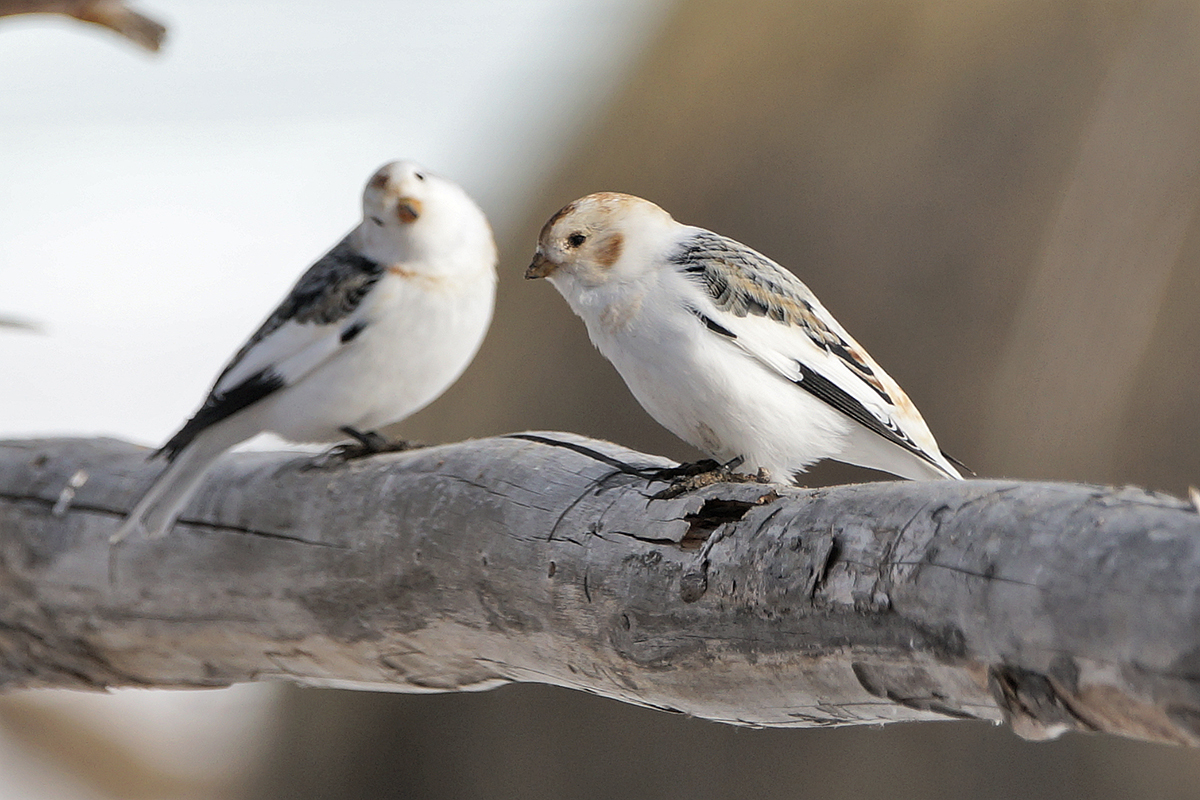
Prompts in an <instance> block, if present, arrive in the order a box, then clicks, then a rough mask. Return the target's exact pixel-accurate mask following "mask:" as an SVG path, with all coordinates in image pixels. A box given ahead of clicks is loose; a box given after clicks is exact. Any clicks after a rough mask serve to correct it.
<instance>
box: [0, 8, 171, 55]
mask: <svg viewBox="0 0 1200 800" xmlns="http://www.w3.org/2000/svg"><path fill="white" fill-rule="evenodd" d="M15 14H63V15H65V16H68V17H73V18H74V19H77V20H80V21H82V22H90V23H92V24H93V25H100V26H102V27H105V28H108V29H110V30H113V31H116V32H117V33H119V34H121V35H122V36H124V37H125V38H126V39H130V40H132V41H134V42H136V43H137V44H139V45H141V46H142V47H144V48H146V49H147V50H149V51H151V52H158V50H159V48H160V47H162V43H163V39H164V38H165V37H166V35H167V28H166V26H165V25H163V24H162V23H160V22H157V21H156V20H153V19H151V18H150V17H147V16H146V15H144V14H141V13H139V12H137V11H134V10H133V9H132V8H130V7H129V6H127V5H126V4H125V3H124V2H123V0H0V17H8V16H13V15H15Z"/></svg>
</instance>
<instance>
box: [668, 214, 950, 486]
mask: <svg viewBox="0 0 1200 800" xmlns="http://www.w3.org/2000/svg"><path fill="white" fill-rule="evenodd" d="M671 261H672V262H673V263H674V264H676V265H677V267H678V269H679V272H680V273H681V274H682V275H683V276H684V277H685V278H687V279H689V280H690V281H691V282H692V284H693V285H694V286H695V287H697V288H698V289H699V290H700V292H699V294H700V295H701V296H702V297H701V299H699V300H698V301H696V302H695V303H694V304H693V305H692V306H689V310H691V311H692V313H693V314H695V315H696V316H697V317H698V318H699V319H700V321H702V322H703V323H704V324H705V327H706V328H707V330H708V331H709V332H710V335H716V336H720V337H721V338H722V339H724V340H726V341H729V342H732V343H733V344H734V345H736V346H737V347H739V348H740V349H741V350H742V351H743V352H745V353H746V354H747V355H749V356H750V357H751V358H753V359H755V360H756V361H758V362H759V363H761V364H763V365H764V366H766V367H768V368H769V369H771V370H773V371H775V372H776V373H778V374H779V375H781V376H782V377H784V378H786V379H787V380H789V381H791V382H792V383H794V384H796V385H797V386H798V387H799V388H802V389H804V390H805V391H807V392H809V393H810V394H812V395H813V396H815V397H818V398H819V399H821V400H822V401H824V402H825V403H827V404H828V405H830V406H831V407H833V408H835V409H837V410H838V411H840V412H841V413H843V414H845V415H846V416H847V417H849V418H850V419H852V420H854V421H855V422H857V423H859V424H860V425H862V426H863V427H865V428H867V429H868V430H870V431H872V432H874V433H876V434H878V435H879V436H881V437H883V438H884V439H886V440H888V441H890V442H892V443H894V444H896V445H898V446H900V447H902V448H904V449H905V450H908V451H909V452H911V453H913V454H914V455H916V456H918V457H919V458H921V459H922V460H924V461H927V462H929V463H931V464H934V465H935V466H937V467H938V469H941V470H945V466H944V465H943V464H941V463H939V460H938V457H939V456H940V451H939V450H938V448H937V444H936V442H935V441H934V438H933V435H932V434H931V433H930V432H929V428H928V427H927V426H926V425H925V422H924V420H923V419H921V415H920V413H919V412H918V411H917V410H916V407H915V406H913V404H912V401H911V400H909V399H908V396H907V395H906V394H905V393H904V391H903V390H902V389H901V388H900V387H899V385H897V384H896V382H895V381H893V380H892V379H891V378H890V377H889V376H888V375H887V373H885V372H884V371H883V369H881V368H880V367H879V365H878V364H876V363H875V361H874V360H873V359H872V358H871V356H870V355H868V354H867V352H866V351H865V350H864V349H863V348H862V347H861V346H860V345H859V344H858V343H857V342H856V341H854V339H853V338H851V336H850V335H849V334H848V333H847V332H846V331H845V330H844V329H843V328H842V327H841V325H839V324H838V322H837V321H836V320H835V319H834V318H833V316H832V315H831V314H830V313H829V312H828V311H826V310H825V308H824V307H823V306H822V305H821V303H820V302H819V301H818V300H817V298H816V296H815V295H813V293H812V292H811V291H810V290H809V289H808V287H807V286H805V285H804V283H802V282H801V281H800V279H799V278H797V277H796V276H795V275H793V274H792V273H791V272H789V271H788V270H786V269H784V268H783V267H781V266H780V265H779V264H777V263H775V262H774V261H772V260H771V259H769V258H767V257H766V256H764V255H762V254H761V253H758V252H757V251H755V250H752V249H750V248H749V247H746V246H745V245H743V244H740V243H739V242H736V241H734V240H733V239H728V238H726V237H724V236H720V235H718V234H715V233H712V232H710V231H704V230H698V231H697V233H696V234H695V235H693V236H691V237H689V238H688V239H686V240H685V241H684V242H683V243H682V246H681V247H680V249H679V250H678V251H676V253H675V254H674V255H673V256H672V257H671ZM705 302H707V304H708V306H709V307H708V308H703V307H700V306H701V305H702V304H703V303H705Z"/></svg>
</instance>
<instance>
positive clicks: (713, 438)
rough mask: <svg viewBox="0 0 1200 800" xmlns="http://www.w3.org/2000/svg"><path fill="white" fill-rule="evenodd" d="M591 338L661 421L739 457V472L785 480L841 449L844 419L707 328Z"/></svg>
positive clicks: (720, 454) (703, 445)
mask: <svg viewBox="0 0 1200 800" xmlns="http://www.w3.org/2000/svg"><path fill="white" fill-rule="evenodd" d="M680 319H681V320H682V323H683V324H691V323H692V322H693V320H691V319H688V318H680ZM592 338H593V341H594V342H595V343H596V346H597V347H598V348H599V349H600V351H601V352H602V353H603V354H604V355H605V356H606V357H607V358H608V359H609V360H610V361H611V362H612V363H613V365H614V366H615V367H616V368H617V371H618V372H620V373H621V377H623V378H624V379H625V383H626V384H627V385H628V386H629V389H630V391H631V392H633V395H634V396H635V397H636V398H637V400H638V402H639V403H641V405H642V407H643V408H645V409H646V411H647V412H649V413H650V415H651V416H652V417H654V419H655V420H656V421H658V423H659V424H661V425H662V426H663V427H665V428H666V429H667V430H669V431H671V432H672V433H674V434H675V435H676V436H678V437H679V438H681V439H683V440H684V441H686V442H688V443H689V444H692V445H693V446H695V447H697V448H699V449H700V450H703V451H704V452H706V453H708V454H709V455H711V456H713V457H714V458H716V459H718V460H721V461H727V460H729V459H732V458H735V457H738V456H740V457H742V458H743V459H745V462H744V463H743V465H742V466H741V467H740V468H739V469H740V471H744V472H754V471H756V470H758V469H759V468H763V469H766V470H767V471H768V472H769V473H770V474H771V475H772V476H773V477H774V478H775V479H776V480H789V479H791V477H792V475H793V474H795V473H796V472H799V471H801V470H803V469H804V468H805V467H807V466H808V465H810V464H812V463H813V462H815V461H818V460H820V459H822V458H829V457H835V456H836V455H837V454H838V453H839V452H841V450H842V449H843V447H844V444H845V442H846V436H847V433H848V432H849V429H850V427H851V423H850V421H849V420H848V419H847V418H846V417H844V416H843V415H841V414H839V413H838V412H837V411H835V410H833V409H831V408H830V407H829V406H827V405H826V404H825V403H822V402H821V401H820V400H818V399H816V398H814V397H812V396H811V395H810V394H809V393H808V392H805V391H804V390H803V389H801V388H800V387H799V386H796V385H795V384H793V383H791V382H789V381H788V380H786V379H785V378H783V377H782V376H780V375H778V374H776V373H775V372H772V371H769V370H768V369H767V368H765V367H763V366H762V365H761V364H759V363H758V362H756V361H754V360H753V359H752V358H750V357H749V356H747V355H746V354H745V353H743V352H742V351H741V350H739V349H738V348H737V347H736V345H734V344H733V343H731V342H727V341H725V340H723V339H720V338H718V337H715V336H713V335H711V334H710V333H709V332H707V331H702V330H699V329H698V328H697V329H695V330H688V329H686V328H685V327H683V325H680V326H678V327H676V328H674V329H671V328H669V327H667V326H666V325H665V324H662V325H658V326H656V327H655V328H654V329H645V328H643V329H641V330H632V329H628V328H626V329H623V330H619V331H615V332H606V331H603V330H600V331H595V332H593V337H592Z"/></svg>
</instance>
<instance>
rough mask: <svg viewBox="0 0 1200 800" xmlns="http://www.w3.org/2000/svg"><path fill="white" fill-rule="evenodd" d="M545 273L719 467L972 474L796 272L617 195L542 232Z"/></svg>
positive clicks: (677, 430)
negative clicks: (828, 465) (828, 464)
mask: <svg viewBox="0 0 1200 800" xmlns="http://www.w3.org/2000/svg"><path fill="white" fill-rule="evenodd" d="M525 277H526V278H546V279H548V280H549V281H550V283H552V284H553V285H554V287H555V288H556V289H558V291H559V292H560V293H561V294H562V296H563V297H564V298H565V299H566V301H567V303H568V304H569V305H570V306H571V309H572V310H573V311H574V312H575V313H576V314H578V315H579V316H580V317H581V318H582V319H583V321H584V323H585V324H586V325H587V330H588V335H589V336H590V337H591V340H592V343H593V344H594V345H595V346H596V347H597V349H599V350H600V352H601V353H602V354H603V355H604V356H605V357H606V358H607V359H608V360H609V361H611V362H612V363H613V366H615V367H616V368H617V371H618V372H619V373H621V377H622V378H624V379H625V383H626V384H627V385H628V386H629V389H630V391H632V392H633V395H634V397H636V398H637V400H638V402H639V403H641V404H642V407H643V408H645V409H646V411H648V412H649V413H650V416H652V417H654V419H655V420H657V421H658V422H659V423H660V424H661V425H662V426H663V427H665V428H666V429H667V430H669V431H671V432H672V433H674V434H675V435H676V436H678V437H680V438H681V439H683V440H684V441H686V442H688V443H689V444H692V445H694V446H695V447H697V448H699V449H700V450H703V451H704V452H706V453H708V454H709V455H711V456H713V457H714V458H716V459H717V460H718V461H722V462H730V463H731V464H733V465H735V466H739V467H740V468H742V469H744V470H748V471H750V472H752V473H753V472H755V471H759V472H760V474H761V475H762V476H763V477H764V478H765V477H773V478H774V479H776V480H785V481H791V480H794V479H795V476H796V475H797V473H800V472H802V471H803V470H804V469H805V468H806V467H808V466H809V465H811V464H813V463H814V462H816V461H818V460H820V459H825V458H832V459H836V460H838V461H844V462H847V463H850V464H857V465H859V466H863V467H872V468H874V469H878V470H883V471H885V472H890V473H892V474H893V475H899V476H901V477H904V478H910V479H914V480H923V479H936V478H955V479H958V478H960V477H961V476H960V475H959V473H958V470H956V469H955V468H954V466H953V464H951V463H950V460H949V459H948V458H947V457H946V456H945V455H944V454H943V453H942V451H941V450H940V449H939V448H938V445H937V442H936V441H934V438H933V434H931V433H930V432H929V428H928V427H927V426H926V425H925V421H924V420H923V419H922V418H921V415H920V413H919V412H918V411H917V409H916V407H915V406H914V405H913V404H912V401H911V400H909V399H908V396H907V395H905V394H904V391H903V390H902V389H901V388H900V387H899V386H898V385H897V384H896V382H895V381H893V380H892V379H891V378H890V377H888V375H887V373H885V372H884V371H883V370H882V369H881V368H880V367H879V365H878V364H876V363H875V361H874V359H872V358H871V357H870V356H869V355H867V352H866V351H865V350H863V348H862V347H861V346H859V344H858V343H857V342H855V341H854V339H852V338H851V337H850V335H849V334H848V333H846V331H845V330H844V329H843V328H842V326H841V325H839V324H838V323H837V320H835V319H834V318H833V316H832V315H830V313H829V312H828V311H826V310H825V307H824V306H822V305H821V303H820V302H819V301H818V300H817V298H816V296H814V295H813V293H812V292H811V291H809V289H808V287H807V286H805V285H804V284H803V283H801V282H800V280H799V279H797V278H796V277H795V276H794V275H793V274H792V273H791V272H788V271H787V270H786V269H784V268H783V267H781V266H779V265H778V264H776V263H775V262H774V261H772V260H771V259H769V258H767V257H766V256H764V255H762V254H760V253H757V252H755V251H754V250H751V249H750V248H749V247H746V246H745V245H743V244H739V243H738V242H735V241H733V240H732V239H728V238H726V237H724V236H720V235H718V234H715V233H713V232H711V231H707V230H704V229H703V228H696V227H692V226H689V225H681V224H680V223H678V222H676V221H675V220H674V219H673V218H672V217H671V215H670V214H668V213H667V212H666V211H664V210H663V209H661V208H659V207H658V206H656V205H655V204H653V203H651V202H649V201H647V200H643V199H641V198H638V197H632V196H630V195H626V194H617V193H613V192H602V193H599V194H593V195H588V196H587V197H584V198H581V199H579V200H576V201H575V202H573V203H571V204H569V205H567V206H566V207H565V208H563V209H562V210H561V211H559V212H558V213H557V214H555V215H554V216H553V217H551V218H550V220H549V222H547V223H546V225H545V227H543V228H542V232H541V235H540V237H539V240H538V247H537V252H536V253H535V255H534V258H533V263H532V264H531V265H530V266H529V269H528V270H526V272H525Z"/></svg>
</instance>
